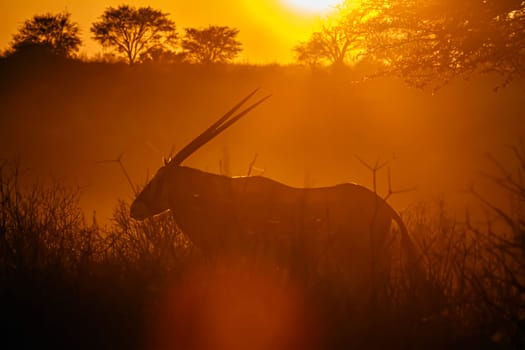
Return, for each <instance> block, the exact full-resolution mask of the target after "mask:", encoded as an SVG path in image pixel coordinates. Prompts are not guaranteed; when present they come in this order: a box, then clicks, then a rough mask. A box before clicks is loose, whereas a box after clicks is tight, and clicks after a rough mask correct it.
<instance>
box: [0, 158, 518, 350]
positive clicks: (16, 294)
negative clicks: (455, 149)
mask: <svg viewBox="0 0 525 350" xmlns="http://www.w3.org/2000/svg"><path fill="white" fill-rule="evenodd" d="M514 151H515V155H516V159H517V160H518V163H517V166H518V168H517V170H518V172H517V173H516V172H514V171H508V170H506V169H505V168H501V169H500V172H501V174H500V175H501V176H500V175H498V176H496V177H494V181H496V182H497V183H498V184H499V186H500V188H501V190H502V191H504V192H506V193H507V194H508V195H509V196H511V198H512V203H513V205H512V206H511V207H510V208H508V209H504V208H497V207H491V205H490V203H486V205H487V208H488V209H489V212H488V213H490V214H487V221H486V223H484V224H483V225H480V224H474V223H471V222H469V221H468V220H467V221H466V222H460V221H459V220H456V219H454V218H453V217H452V216H451V215H448V214H447V212H446V208H445V207H444V206H443V205H441V204H439V203H437V204H420V205H416V206H413V207H412V208H410V209H409V210H407V211H406V212H405V213H403V214H404V218H405V221H406V222H407V224H408V227H409V231H410V232H411V233H412V235H413V237H414V240H415V242H416V244H417V246H418V247H419V249H420V252H421V262H422V266H423V267H424V274H425V276H426V279H427V281H428V286H430V288H428V286H427V288H418V287H420V286H417V285H414V284H412V282H410V281H411V278H409V276H408V275H407V272H406V271H405V270H404V269H402V268H401V265H400V264H399V261H398V259H396V258H395V256H396V253H395V252H396V250H395V248H392V249H393V250H392V252H393V254H392V257H391V263H390V265H389V271H388V273H387V274H385V276H388V277H387V278H385V279H384V282H383V283H382V284H380V285H377V286H376V287H375V290H373V291H372V293H370V295H366V296H363V298H362V299H360V300H361V302H360V303H359V304H357V303H355V300H354V299H350V298H349V295H350V294H351V293H349V292H350V290H351V288H352V287H351V285H352V284H351V281H345V278H344V272H343V271H344V267H340V268H339V269H333V270H331V271H332V272H333V273H331V274H327V273H324V272H320V270H319V269H316V267H315V266H316V265H315V263H314V262H313V260H314V257H305V256H301V255H300V254H298V255H294V256H291V257H289V259H288V260H287V261H288V262H287V263H283V262H282V261H275V260H272V258H270V257H269V256H267V257H265V256H264V255H262V258H261V257H258V258H257V259H255V258H254V257H253V256H245V257H242V258H239V259H236V260H225V259H224V258H218V257H205V256H202V254H200V252H199V251H198V249H197V248H195V247H193V246H192V245H191V242H189V241H188V240H187V239H186V238H185V236H184V235H183V234H182V233H181V232H180V231H179V230H178V229H177V227H176V225H175V223H174V222H173V220H172V218H171V216H170V215H164V216H161V217H158V218H156V219H154V220H149V221H145V222H143V223H140V222H135V221H133V220H131V219H130V218H129V216H128V207H127V204H126V203H124V202H121V203H120V204H119V205H118V206H117V207H116V209H115V212H114V217H113V223H112V225H109V226H107V227H106V226H105V227H101V226H99V225H98V224H97V222H96V218H93V220H92V222H89V223H88V222H86V220H84V218H83V216H82V212H81V210H80V208H79V205H78V199H79V193H78V191H76V190H70V189H68V188H64V187H63V186H62V185H61V184H60V183H59V182H51V183H43V182H41V183H37V184H35V183H33V184H28V183H27V181H26V176H25V175H26V174H24V173H21V172H20V170H19V169H20V167H18V166H17V165H16V164H12V163H10V162H4V163H3V164H2V166H1V168H0V205H1V207H0V249H1V250H0V301H1V308H2V310H3V312H2V315H1V318H2V323H3V326H2V339H3V343H4V344H5V343H6V342H7V344H8V346H7V347H6V348H33V347H36V346H39V347H42V346H43V347H46V348H47V347H50V348H51V347H52V348H71V347H75V348H86V349H92V348H126V349H134V348H137V349H142V348H155V349H158V348H171V347H182V348H186V349H206V348H213V349H215V348H231V349H237V348H239V349H240V348H247V347H249V348H268V346H272V348H282V349H285V348H290V349H293V348H297V347H301V348H312V349H317V348H319V349H321V348H323V349H326V348H343V347H354V346H357V347H366V348H385V347H386V346H388V347H389V348H393V349H398V348H399V349H401V348H402V349H406V348H409V349H418V348H423V347H425V348H444V347H447V348H458V349H459V348H461V349H464V348H473V349H474V348H475V349H480V348H487V349H492V348H495V349H496V348H509V349H513V348H515V349H518V348H522V347H523V346H524V345H525V343H524V342H525V326H524V325H525V323H524V322H525V318H524V317H525V316H524V312H525V299H524V292H525V275H524V273H525V245H524V237H525V236H524V235H525V232H524V227H525V221H524V218H523V207H522V206H523V202H524V200H525V184H523V183H522V179H521V177H516V175H519V174H521V171H523V170H525V163H523V159H524V158H523V157H524V155H525V154H524V152H523V151H524V149H522V148H515V149H514ZM473 194H475V192H473ZM480 199H481V200H483V199H482V198H481V197H480ZM294 266H303V267H305V266H309V267H310V269H309V270H308V271H305V270H304V269H303V270H301V269H297V268H294ZM312 266H313V268H312ZM337 271H339V272H337ZM203 305H205V306H203ZM257 305H259V306H257ZM261 305H262V306H261ZM210 310H211V311H210ZM263 311H264V312H263ZM260 312H263V314H264V316H261V314H260ZM294 316H296V317H294ZM283 318H284V321H283ZM209 322H211V323H212V324H213V322H218V324H219V325H222V324H226V326H224V327H223V328H220V326H217V325H212V326H211V327H212V328H213V327H215V328H217V327H219V330H220V331H222V333H220V334H221V337H219V338H213V337H214V335H213V334H215V333H213V332H211V333H210V334H212V335H210V337H211V338H210V339H215V342H213V343H210V344H208V343H206V342H203V340H202V339H203V338H206V334H207V333H203V331H204V332H206V330H208V331H209V330H210V328H209V327H210V325H209ZM215 328H213V330H214V331H217V329H215ZM217 332H218V331H217ZM224 334H227V336H223V335H224ZM215 336H216V334H215ZM269 339H271V341H272V342H271V343H270V342H269V341H270V340H269Z"/></svg>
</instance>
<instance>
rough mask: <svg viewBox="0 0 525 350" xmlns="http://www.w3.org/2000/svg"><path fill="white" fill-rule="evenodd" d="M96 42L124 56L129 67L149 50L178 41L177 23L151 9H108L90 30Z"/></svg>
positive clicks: (125, 7)
mask: <svg viewBox="0 0 525 350" xmlns="http://www.w3.org/2000/svg"><path fill="white" fill-rule="evenodd" d="M91 32H92V33H93V35H94V36H93V39H95V40H96V41H98V42H99V43H100V44H101V45H102V46H104V47H109V48H113V49H114V50H116V51H117V52H119V53H122V54H123V55H124V56H125V57H126V58H127V61H128V63H129V64H134V63H136V62H137V60H140V58H141V56H142V57H144V56H143V55H144V54H146V53H147V52H148V51H150V50H155V49H159V48H166V47H169V46H171V45H172V44H173V43H174V41H175V39H176V38H177V33H176V31H175V23H174V22H173V21H171V20H170V19H169V18H168V14H167V13H163V12H161V11H158V10H154V9H152V8H151V7H140V8H135V7H132V6H128V5H122V6H119V7H117V8H113V7H108V8H107V9H106V10H105V11H104V13H103V14H102V16H101V17H100V20H99V21H98V22H94V23H93V24H92V26H91Z"/></svg>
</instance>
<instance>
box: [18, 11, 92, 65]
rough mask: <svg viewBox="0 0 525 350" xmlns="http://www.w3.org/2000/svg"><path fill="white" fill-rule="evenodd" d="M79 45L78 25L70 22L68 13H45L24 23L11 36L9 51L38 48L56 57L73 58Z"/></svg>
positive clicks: (80, 41)
mask: <svg viewBox="0 0 525 350" xmlns="http://www.w3.org/2000/svg"><path fill="white" fill-rule="evenodd" d="M81 43H82V40H81V39H80V30H79V27H78V24H77V23H75V22H73V21H72V20H71V14H70V13H68V12H62V13H58V14H51V13H47V14H43V15H35V16H34V17H33V18H31V19H29V20H27V21H25V22H24V24H23V25H22V26H21V27H20V29H19V30H18V33H16V34H15V35H13V41H12V43H11V48H10V50H9V51H11V52H12V53H14V52H19V51H22V50H25V49H27V48H35V47H39V48H43V49H45V50H48V51H50V52H52V53H54V54H56V55H58V56H63V57H73V56H74V55H75V54H76V52H77V51H78V49H79V47H80V44H81Z"/></svg>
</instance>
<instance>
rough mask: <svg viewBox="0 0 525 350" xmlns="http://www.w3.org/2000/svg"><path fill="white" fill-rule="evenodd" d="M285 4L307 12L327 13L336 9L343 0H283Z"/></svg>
mask: <svg viewBox="0 0 525 350" xmlns="http://www.w3.org/2000/svg"><path fill="white" fill-rule="evenodd" d="M282 1H283V3H284V5H286V6H288V7H290V8H293V9H295V10H298V11H301V12H307V13H327V12H330V11H332V10H334V8H335V6H336V5H339V4H341V3H342V2H343V1H342V0H282Z"/></svg>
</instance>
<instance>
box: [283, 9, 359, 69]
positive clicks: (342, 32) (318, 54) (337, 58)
mask: <svg viewBox="0 0 525 350" xmlns="http://www.w3.org/2000/svg"><path fill="white" fill-rule="evenodd" d="M367 16H368V12H367V10H366V8H365V7H357V6H356V5H355V4H353V5H346V6H343V5H341V6H339V7H338V12H337V14H336V15H334V16H333V18H329V19H326V20H325V23H324V24H323V26H322V28H321V30H320V31H317V32H314V33H312V35H311V36H310V38H309V39H308V40H307V41H304V42H301V43H299V45H297V46H296V47H294V49H293V50H294V52H295V54H296V59H297V61H298V62H300V63H307V64H309V65H317V64H330V65H336V66H337V65H344V64H346V63H348V62H349V61H352V60H355V58H356V57H357V56H358V55H360V54H361V53H362V51H363V43H362V41H363V35H364V30H365V26H364V22H365V20H366V18H367Z"/></svg>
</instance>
